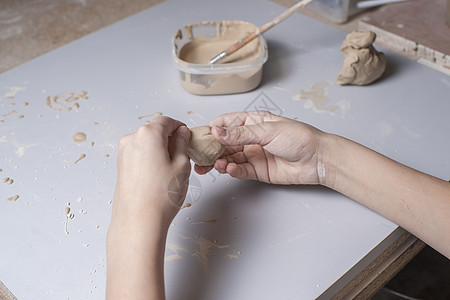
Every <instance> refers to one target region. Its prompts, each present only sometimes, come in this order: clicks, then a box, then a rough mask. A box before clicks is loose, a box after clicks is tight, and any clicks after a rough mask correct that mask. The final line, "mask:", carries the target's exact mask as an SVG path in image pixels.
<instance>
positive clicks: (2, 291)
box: [0, 281, 17, 300]
mask: <svg viewBox="0 0 450 300" xmlns="http://www.w3.org/2000/svg"><path fill="white" fill-rule="evenodd" d="M0 300H17V298H16V297H15V296H14V295H13V293H11V291H10V290H8V288H7V287H6V286H5V284H4V283H3V282H1V281H0Z"/></svg>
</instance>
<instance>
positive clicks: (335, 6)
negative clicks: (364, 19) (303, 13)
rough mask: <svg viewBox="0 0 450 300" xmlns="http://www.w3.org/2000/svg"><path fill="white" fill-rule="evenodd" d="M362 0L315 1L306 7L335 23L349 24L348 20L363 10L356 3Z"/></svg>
mask: <svg viewBox="0 0 450 300" xmlns="http://www.w3.org/2000/svg"><path fill="white" fill-rule="evenodd" d="M359 1H362V0H315V1H313V2H311V3H310V4H308V6H306V8H305V9H306V10H309V11H312V12H314V13H317V14H319V15H320V16H322V17H324V18H325V19H328V20H330V21H332V22H335V23H344V22H347V20H348V18H349V17H350V16H352V15H355V14H357V13H359V12H361V11H363V10H365V9H364V8H357V7H356V3H357V2H359Z"/></svg>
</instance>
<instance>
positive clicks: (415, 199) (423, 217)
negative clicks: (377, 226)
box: [318, 135, 450, 257]
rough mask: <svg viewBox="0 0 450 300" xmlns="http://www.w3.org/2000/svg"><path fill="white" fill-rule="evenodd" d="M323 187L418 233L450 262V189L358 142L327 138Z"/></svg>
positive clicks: (322, 156)
mask: <svg viewBox="0 0 450 300" xmlns="http://www.w3.org/2000/svg"><path fill="white" fill-rule="evenodd" d="M318 169H319V176H320V181H321V184H323V185H325V186H328V187H330V188H332V189H334V190H336V191H338V192H340V193H342V194H345V195H347V196H348V197H350V198H352V199H354V200H356V201H358V202H359V203H361V204H363V205H365V206H367V207H369V208H370V209H372V210H374V211H376V212H378V213H380V214H381V215H383V216H385V217H386V218H388V219H390V220H391V221H393V222H394V223H396V224H398V225H400V226H402V227H403V228H405V229H406V230H408V231H409V232H411V233H413V234H414V235H416V236H417V237H419V238H420V239H422V240H423V241H425V242H426V243H427V244H429V245H430V246H432V247H434V248H435V249H436V250H438V251H440V252H441V253H442V254H444V255H446V256H447V257H450V218H449V215H448V214H449V212H450V184H449V183H448V182H446V181H443V180H440V179H437V178H435V177H432V176H429V175H427V174H424V173H421V172H418V171H416V170H413V169H411V168H409V167H406V166H404V165H401V164H399V163H397V162H395V161H393V160H391V159H389V158H387V157H385V156H383V155H381V154H379V153H376V152H374V151H372V150H370V149H367V148H365V147H363V146H361V145H359V144H357V143H355V142H352V141H350V140H347V139H344V138H342V137H339V136H335V135H325V136H324V137H323V142H322V143H321V149H320V152H319V166H318Z"/></svg>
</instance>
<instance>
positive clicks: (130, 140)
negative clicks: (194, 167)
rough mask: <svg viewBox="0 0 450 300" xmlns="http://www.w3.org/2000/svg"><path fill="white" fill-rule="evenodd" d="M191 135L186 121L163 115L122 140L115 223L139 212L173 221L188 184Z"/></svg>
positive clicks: (167, 222)
mask: <svg viewBox="0 0 450 300" xmlns="http://www.w3.org/2000/svg"><path fill="white" fill-rule="evenodd" d="M189 137H190V131H189V129H188V128H187V127H186V126H185V125H184V124H183V123H181V122H179V121H176V120H173V119H171V118H169V117H159V118H156V119H153V120H152V121H151V122H150V123H149V124H148V125H146V126H142V127H141V128H139V129H138V130H137V131H136V132H135V133H133V134H130V135H127V136H124V137H123V138H122V139H121V140H120V143H119V155H118V159H117V168H118V178H117V185H116V190H115V195H114V204H113V214H112V219H111V224H112V225H115V222H116V221H117V222H119V223H121V222H122V221H123V222H127V223H128V222H130V221H131V220H132V219H134V218H136V217H138V216H140V217H152V218H157V219H160V220H161V221H162V222H163V223H164V224H165V225H166V226H167V227H168V226H169V225H170V223H171V222H172V220H173V218H174V217H175V215H176V214H177V212H178V211H179V208H180V206H181V205H182V203H183V201H184V198H185V196H186V192H187V188H188V181H189V175H190V172H191V165H190V161H189V157H188V156H187V143H188V141H189Z"/></svg>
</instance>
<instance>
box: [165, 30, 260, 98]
mask: <svg viewBox="0 0 450 300" xmlns="http://www.w3.org/2000/svg"><path fill="white" fill-rule="evenodd" d="M256 29H257V26H255V25H254V24H252V23H248V22H244V21H208V22H199V23H193V24H189V25H186V26H184V27H183V28H181V29H179V30H178V31H177V33H176V34H175V36H174V37H173V39H172V45H173V52H172V54H173V59H174V61H175V64H176V66H177V68H178V70H179V75H180V82H181V85H182V86H183V88H184V89H186V90H187V91H188V92H190V93H193V94H197V95H219V94H233V93H242V92H247V91H250V90H253V89H255V88H256V87H257V86H258V85H259V84H260V83H261V79H262V69H263V64H264V63H265V62H266V61H267V58H268V50H267V44H266V41H265V39H264V38H263V37H262V36H259V37H258V38H256V39H255V40H253V41H252V42H250V43H249V44H247V45H245V46H244V47H243V48H241V49H239V50H238V51H236V52H235V53H233V54H232V55H230V56H229V57H227V58H225V59H224V60H223V61H221V62H219V63H216V64H213V65H211V64H209V60H210V59H211V58H213V57H214V56H215V55H216V54H218V53H219V52H221V51H223V50H225V49H226V48H227V47H228V46H229V45H231V44H232V43H233V42H235V41H237V40H239V39H240V38H242V37H243V36H245V35H246V34H248V33H250V32H252V31H254V30H256ZM233 36H234V37H233ZM194 43H209V44H208V45H213V46H214V47H216V48H217V49H220V50H217V49H216V50H211V49H210V48H208V50H211V51H212V52H210V53H208V54H202V60H203V61H201V62H199V61H196V59H191V58H190V57H189V55H188V54H186V55H185V52H187V51H188V50H186V49H189V47H191V48H192V47H194V45H196V44H194ZM185 47H186V48H185Z"/></svg>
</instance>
